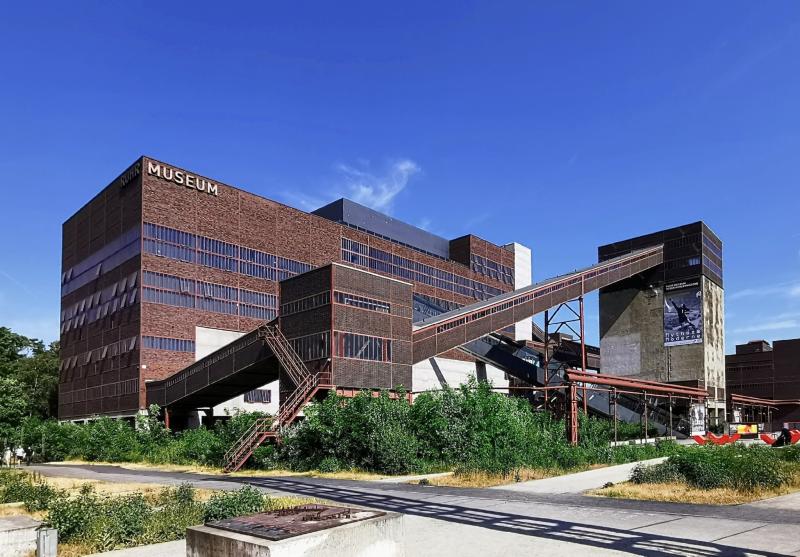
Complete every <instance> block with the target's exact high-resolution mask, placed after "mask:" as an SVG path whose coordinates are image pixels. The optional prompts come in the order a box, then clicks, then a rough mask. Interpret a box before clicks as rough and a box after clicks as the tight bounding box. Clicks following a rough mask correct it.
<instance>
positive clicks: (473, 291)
mask: <svg viewBox="0 0 800 557" xmlns="http://www.w3.org/2000/svg"><path fill="white" fill-rule="evenodd" d="M342 260H343V261H346V262H348V263H352V264H354V265H359V266H361V267H367V268H369V269H372V270H375V271H379V272H382V273H386V274H389V275H393V276H396V277H400V278H402V279H406V280H409V281H413V282H417V283H421V284H427V285H429V286H433V287H435V288H440V289H442V290H448V291H450V292H456V293H458V294H461V295H463V296H469V297H470V298H475V299H478V300H485V299H487V298H491V297H493V296H497V295H499V294H502V293H503V291H502V290H500V289H499V288H495V287H493V286H489V285H488V284H483V283H481V282H479V281H475V280H472V279H469V278H466V277H463V276H461V275H457V274H455V273H451V272H449V271H443V270H441V269H437V268H436V267H432V266H430V265H426V264H424V263H420V262H418V261H413V260H411V259H407V258H405V257H400V256H398V255H393V254H391V253H389V252H386V251H382V250H379V249H376V248H372V247H369V246H367V245H366V244H361V243H359V242H356V241H355V240H348V239H347V238H342Z"/></svg>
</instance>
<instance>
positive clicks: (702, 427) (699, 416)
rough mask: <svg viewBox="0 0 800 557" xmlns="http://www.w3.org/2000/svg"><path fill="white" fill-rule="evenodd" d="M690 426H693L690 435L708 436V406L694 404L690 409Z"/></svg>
mask: <svg viewBox="0 0 800 557" xmlns="http://www.w3.org/2000/svg"><path fill="white" fill-rule="evenodd" d="M689 425H690V426H691V430H692V432H691V434H690V435H705V434H706V405H705V404H692V407H691V408H690V409H689Z"/></svg>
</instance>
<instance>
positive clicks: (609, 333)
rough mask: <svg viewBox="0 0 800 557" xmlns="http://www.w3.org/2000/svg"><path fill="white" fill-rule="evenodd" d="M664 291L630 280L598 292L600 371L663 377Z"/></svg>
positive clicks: (662, 379)
mask: <svg viewBox="0 0 800 557" xmlns="http://www.w3.org/2000/svg"><path fill="white" fill-rule="evenodd" d="M663 307H664V293H663V290H662V289H660V288H653V289H651V288H647V287H646V286H645V285H637V284H635V283H633V282H632V283H631V285H630V287H629V288H623V289H619V290H614V291H612V292H602V293H601V294H600V365H601V366H602V369H601V371H602V372H603V373H610V374H614V375H621V376H625V377H635V378H639V379H649V380H652V381H666V380H667V376H666V353H665V350H664V332H663V331H664V329H663V312H664V309H663Z"/></svg>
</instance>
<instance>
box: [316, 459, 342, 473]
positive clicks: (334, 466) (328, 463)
mask: <svg viewBox="0 0 800 557" xmlns="http://www.w3.org/2000/svg"><path fill="white" fill-rule="evenodd" d="M341 469H342V463H341V462H339V461H338V460H337V459H336V457H334V456H326V457H325V458H323V459H322V460H321V461H320V462H319V471H320V472H338V471H339V470H341Z"/></svg>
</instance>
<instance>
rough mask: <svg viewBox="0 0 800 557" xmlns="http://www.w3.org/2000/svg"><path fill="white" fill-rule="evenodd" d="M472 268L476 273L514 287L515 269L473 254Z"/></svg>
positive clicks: (471, 257)
mask: <svg viewBox="0 0 800 557" xmlns="http://www.w3.org/2000/svg"><path fill="white" fill-rule="evenodd" d="M470 263H471V265H470V267H471V268H472V270H473V271H475V272H476V273H479V274H481V275H483V276H486V277H489V278H493V279H494V280H498V281H500V282H503V283H505V284H509V285H511V286H513V285H514V268H513V267H507V266H505V265H502V264H500V263H497V262H496V261H492V260H491V259H487V258H485V257H482V256H480V255H476V254H474V253H473V254H472V255H471V256H470Z"/></svg>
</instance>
